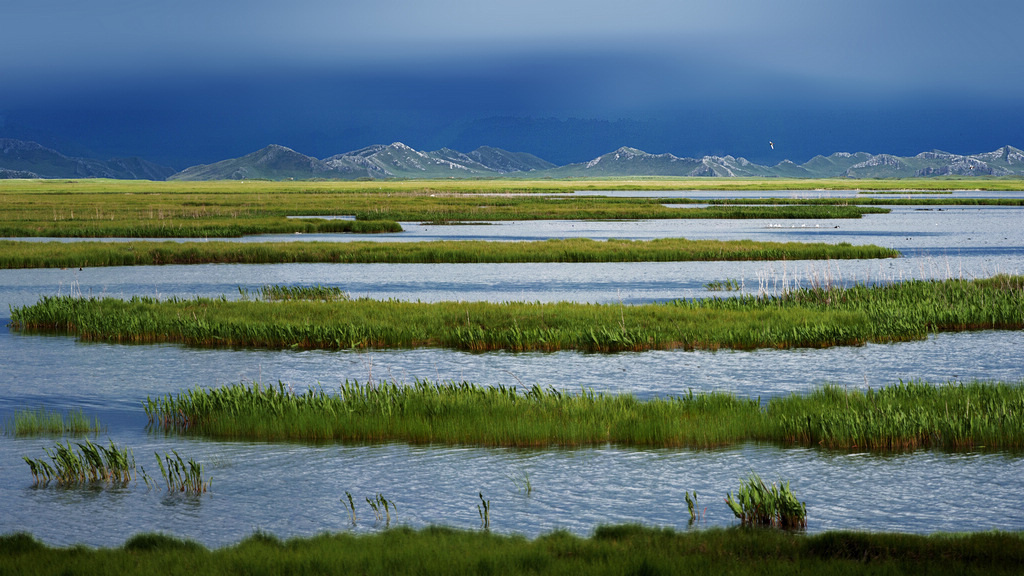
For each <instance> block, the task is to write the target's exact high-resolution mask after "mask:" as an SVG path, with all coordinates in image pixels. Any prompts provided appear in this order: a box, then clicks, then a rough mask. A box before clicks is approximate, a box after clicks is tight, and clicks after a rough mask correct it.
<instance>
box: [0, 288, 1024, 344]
mask: <svg viewBox="0 0 1024 576" xmlns="http://www.w3.org/2000/svg"><path fill="white" fill-rule="evenodd" d="M10 326H11V327H12V328H13V329H14V330H20V331H28V332H33V331H39V332H52V333H66V334H76V335H78V337H79V338H81V339H83V340H98V341H106V342H121V343H138V344H142V343H157V342H178V343H182V344H187V345H191V346H215V347H238V346H240V347H269V348H293V349H310V348H322V349H341V348H396V347H405V348H410V347H445V348H453V349H460V350H476V351H485V350H499V349H504V350H513V351H525V350H537V351H554V350H570V349H571V350H583V351H592V352H615V351H625V350H634V351H639V350H650V349H673V348H685V349H694V348H700V349H712V350H714V349H718V348H733V349H754V348H792V347H827V346H839V345H860V344H864V343H866V342H897V341H906V340H913V339H920V338H924V337H925V336H927V335H928V334H930V333H935V332H942V331H962V330H982V329H1008V330H1019V329H1022V328H1024V277H1022V276H996V277H993V278H990V279H983V280H959V279H955V280H946V281H908V282H900V283H895V284H891V285H883V286H876V287H868V286H863V285H858V286H854V287H851V288H829V287H815V288H805V289H799V290H793V291H790V292H787V293H785V294H783V295H781V296H740V297H736V298H726V299H718V298H713V299H704V300H693V301H689V300H677V301H672V302H668V303H655V304H646V305H637V306H624V305H621V304H578V303H568V302H560V303H552V304H545V303H524V302H507V303H501V304H496V303H489V302H440V303H423V302H402V301H397V300H387V301H378V300H370V299H353V300H337V301H331V302H309V301H294V300H292V301H286V302H260V301H228V300H227V299H226V298H223V297H222V298H219V299H210V298H196V299H177V298H175V299H170V300H164V301H160V300H157V299H154V298H142V297H133V298H132V299H131V300H127V301H126V300H120V299H116V298H102V299H97V298H88V299H85V298H75V297H70V296H56V297H44V298H42V299H41V300H39V301H38V302H37V303H35V304H32V305H28V306H24V307H18V308H12V310H11V323H10Z"/></svg>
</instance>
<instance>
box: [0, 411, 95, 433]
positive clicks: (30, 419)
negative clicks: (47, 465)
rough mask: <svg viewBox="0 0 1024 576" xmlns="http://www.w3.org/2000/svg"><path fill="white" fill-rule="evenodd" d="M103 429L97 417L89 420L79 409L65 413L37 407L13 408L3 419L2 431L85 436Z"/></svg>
mask: <svg viewBox="0 0 1024 576" xmlns="http://www.w3.org/2000/svg"><path fill="white" fill-rule="evenodd" d="M102 430H103V427H102V426H101V425H100V421H99V419H98V418H93V419H92V420H90V419H89V418H88V417H86V415H85V414H84V413H83V412H82V411H81V410H68V411H67V412H66V413H61V412H55V411H51V410H47V409H46V408H42V407H41V408H37V409H35V410H31V409H28V408H24V409H20V410H15V412H14V416H12V417H9V418H7V419H5V420H4V431H5V432H6V433H7V434H8V435H10V436H41V435H44V434H51V435H56V436H60V435H64V434H68V435H71V436H85V435H89V434H98V433H99V432H101V431H102Z"/></svg>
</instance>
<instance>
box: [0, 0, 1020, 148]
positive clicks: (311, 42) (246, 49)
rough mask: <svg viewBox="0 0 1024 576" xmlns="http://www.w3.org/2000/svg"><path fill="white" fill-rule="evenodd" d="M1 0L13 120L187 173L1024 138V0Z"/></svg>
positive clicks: (5, 103)
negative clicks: (372, 158) (279, 157)
mask: <svg viewBox="0 0 1024 576" xmlns="http://www.w3.org/2000/svg"><path fill="white" fill-rule="evenodd" d="M0 6H2V8H0V13H2V15H3V22H4V24H3V28H4V44H5V49H4V50H2V51H0V79H2V83H0V136H10V137H19V138H27V139H34V140H37V141H40V142H41V143H43V144H47V145H51V146H54V147H57V148H58V149H59V150H61V151H64V152H65V153H69V154H80V155H92V156H97V157H109V156H125V155H139V156H143V157H145V158H148V159H151V160H154V161H157V162H162V163H166V164H170V165H172V166H174V167H176V168H184V167H186V166H188V165H191V164H195V163H201V162H202V163H205V162H213V161H216V160H220V159H224V158H227V157H232V156H239V155H242V154H246V153H248V152H251V151H253V150H256V149H258V148H261V147H263V146H265V145H267V144H271V143H275V144H282V145H285V146H289V147H292V148H295V149H296V150H298V151H300V152H303V153H306V154H310V155H313V156H318V157H325V156H328V155H331V154H335V153H340V152H346V151H349V150H352V149H355V148H360V147H362V146H366V145H369V144H377V143H385V144H386V143H390V142H392V141H396V140H398V141H402V142H405V143H406V144H408V145H410V146H413V147H414V148H419V149H436V148H440V147H442V146H449V147H452V148H456V149H458V150H463V151H468V150H470V149H472V148H475V147H477V146H480V145H485V144H486V145H492V146H498V147H502V148H507V149H510V150H514V151H526V152H532V153H534V154H537V155H539V156H541V157H543V158H545V159H548V160H550V161H552V162H556V163H567V162H573V161H584V160H589V159H591V158H593V157H595V156H597V155H599V154H602V153H604V152H608V151H611V150H613V149H614V148H617V147H619V146H633V147H637V148H641V149H643V150H646V151H648V152H652V153H660V152H671V153H673V154H676V155H680V156H701V155H704V154H733V155H735V156H744V157H746V158H749V159H750V160H752V161H755V162H759V163H767V164H774V163H776V162H779V161H781V160H783V159H786V158H788V159H791V160H794V161H797V162H803V161H806V160H807V159H809V158H810V157H811V156H813V155H815V154H830V153H832V152H837V151H843V152H857V151H867V152H874V153H880V152H889V153H895V154H916V153H917V152H921V151H924V150H930V149H934V148H939V149H944V150H947V151H950V152H958V153H975V152H982V151H990V150H994V149H996V148H998V147H999V146H1002V145H1004V144H1012V145H1016V146H1024V111H1022V108H1024V106H1021V105H1020V102H1022V101H1024V73H1022V71H1024V49H1022V48H1024V42H1022V41H1021V40H1020V36H1021V34H1020V31H1019V27H1020V24H1021V23H1024V3H1022V2H1019V1H1017V0H978V1H977V2H973V3H969V4H967V3H963V2H958V1H957V2H954V1H951V0H935V1H932V2H927V3H923V2H910V1H892V0H888V1H881V0H879V1H875V0H865V1H850V2H843V3H838V2H822V1H821V0H815V1H811V0H776V1H774V2H764V1H763V0H696V1H680V0H672V1H670V0H656V1H648V0H635V1H634V2H629V3H626V2H621V1H619V2H611V1H605V0H586V1H584V0H545V1H540V0H517V1H516V2H488V1H480V0H478V1H473V2H470V1H462V0H435V1H434V2H421V1H414V0H377V1H375V2H361V3H348V2H336V1H327V0H292V1H290V2H280V1H274V2H271V1H267V0H249V1H246V2H240V1H221V2H217V1H211V0H202V1H200V0H179V1H177V2H173V3H167V2H160V3H157V2H139V1H138V0H93V1H90V2H70V1H67V0H34V1H32V2H27V1H24V2H13V1H10V0H0ZM769 140H772V141H774V142H775V143H776V148H775V150H774V151H773V150H771V149H770V148H769V147H768V146H767V142H768V141H769Z"/></svg>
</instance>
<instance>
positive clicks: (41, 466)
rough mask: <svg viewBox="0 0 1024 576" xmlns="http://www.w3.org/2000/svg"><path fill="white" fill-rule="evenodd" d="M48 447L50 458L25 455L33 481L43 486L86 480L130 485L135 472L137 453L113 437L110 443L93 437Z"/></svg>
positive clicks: (65, 486) (68, 486)
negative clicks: (122, 445)
mask: <svg viewBox="0 0 1024 576" xmlns="http://www.w3.org/2000/svg"><path fill="white" fill-rule="evenodd" d="M75 445H76V447H72V446H71V442H67V443H65V444H61V443H60V442H57V443H56V445H54V447H53V448H46V449H45V452H46V456H47V458H45V459H44V458H37V459H35V460H33V459H31V458H29V457H28V456H23V457H22V458H23V459H24V460H25V463H26V464H28V466H29V469H30V470H31V472H32V480H33V485H34V486H37V487H43V486H46V485H48V484H49V483H50V482H51V481H52V482H55V483H56V484H57V486H59V487H62V488H70V487H75V486H82V485H86V484H96V483H99V484H109V485H111V486H126V485H128V483H129V482H131V481H132V478H133V475H134V474H135V457H134V456H133V455H132V451H131V449H129V448H119V447H118V446H117V445H116V444H114V442H113V440H111V442H110V445H109V446H103V445H102V444H93V443H92V442H90V441H89V440H86V441H85V443H84V444H83V443H82V442H76V443H75Z"/></svg>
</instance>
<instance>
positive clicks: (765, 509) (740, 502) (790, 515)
mask: <svg viewBox="0 0 1024 576" xmlns="http://www.w3.org/2000/svg"><path fill="white" fill-rule="evenodd" d="M725 503H726V504H728V505H729V508H730V509H731V510H732V512H733V514H734V515H735V516H736V517H737V518H739V519H740V522H741V523H742V524H743V525H744V526H761V527H771V528H782V529H784V530H800V529H803V528H806V527H807V506H806V505H805V504H804V503H803V502H800V501H799V500H797V498H796V496H795V495H794V494H793V491H792V490H791V489H790V488H789V482H783V481H782V480H779V483H778V484H775V483H774V482H773V483H772V484H771V485H768V484H765V482H764V480H762V479H761V477H760V476H758V475H757V474H756V473H751V474H750V476H749V477H748V478H747V480H746V482H743V483H741V484H740V487H739V489H738V490H737V491H736V495H735V496H733V493H732V492H729V493H728V494H727V495H726V498H725Z"/></svg>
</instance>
